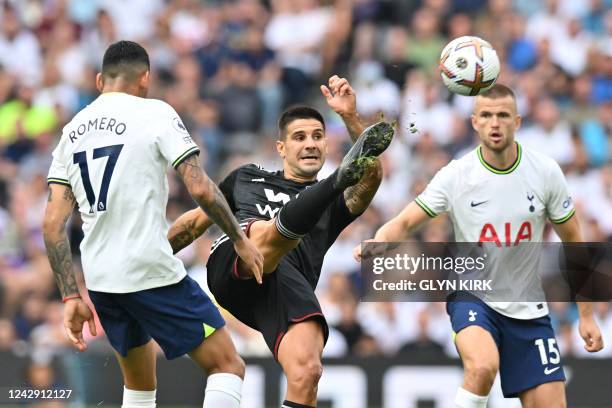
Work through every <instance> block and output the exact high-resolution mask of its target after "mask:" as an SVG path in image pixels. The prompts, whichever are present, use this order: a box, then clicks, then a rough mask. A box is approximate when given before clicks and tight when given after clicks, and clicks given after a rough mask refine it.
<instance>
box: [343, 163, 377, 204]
mask: <svg viewBox="0 0 612 408" xmlns="http://www.w3.org/2000/svg"><path fill="white" fill-rule="evenodd" d="M382 176H383V170H382V165H381V164H380V161H379V160H378V159H374V160H372V161H371V162H370V163H368V166H367V167H366V169H365V171H364V173H363V176H362V177H361V180H360V181H359V183H357V184H355V185H354V186H351V187H349V188H347V189H346V190H344V201H345V202H346V207H347V208H348V210H349V212H350V213H351V214H353V215H355V214H361V213H362V212H364V211H365V210H366V208H368V205H370V202H371V201H372V199H373V198H374V195H375V194H376V191H377V190H378V187H379V186H380V182H381V180H382Z"/></svg>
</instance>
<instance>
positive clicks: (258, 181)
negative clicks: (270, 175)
mask: <svg viewBox="0 0 612 408" xmlns="http://www.w3.org/2000/svg"><path fill="white" fill-rule="evenodd" d="M251 181H253V182H255V183H263V182H265V181H266V179H265V178H263V177H262V178H256V179H251Z"/></svg>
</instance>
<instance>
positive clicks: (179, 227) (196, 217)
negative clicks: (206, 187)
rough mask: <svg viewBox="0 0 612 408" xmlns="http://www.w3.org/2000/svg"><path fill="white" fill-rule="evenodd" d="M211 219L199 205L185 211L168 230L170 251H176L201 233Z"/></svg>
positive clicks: (208, 225) (210, 222)
mask: <svg viewBox="0 0 612 408" xmlns="http://www.w3.org/2000/svg"><path fill="white" fill-rule="evenodd" d="M212 224H213V221H212V220H211V219H210V217H208V215H206V213H205V212H204V211H202V209H201V208H200V207H198V208H194V209H193V210H190V211H187V212H186V213H185V214H183V215H181V216H180V217H178V218H177V219H176V221H174V223H173V224H172V226H171V227H170V229H169V230H168V241H170V245H171V246H172V252H173V253H175V254H176V253H177V252H179V251H180V250H181V249H183V248H185V247H186V246H188V245H189V244H191V243H192V242H193V241H195V240H196V239H197V238H198V237H199V236H200V235H202V234H203V233H204V232H205V231H206V230H207V229H208V227H210V226H211V225H212Z"/></svg>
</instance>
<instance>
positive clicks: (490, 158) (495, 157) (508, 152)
mask: <svg viewBox="0 0 612 408" xmlns="http://www.w3.org/2000/svg"><path fill="white" fill-rule="evenodd" d="M481 152H482V158H483V159H484V160H485V161H486V162H487V163H488V164H489V165H491V166H493V167H495V168H496V169H507V168H509V167H510V166H512V164H514V162H515V161H516V159H517V157H518V146H517V144H516V142H514V141H513V142H512V144H510V145H509V146H508V147H507V148H505V149H504V150H502V151H500V152H496V151H494V150H491V149H489V148H487V147H486V146H485V145H484V144H483V145H481Z"/></svg>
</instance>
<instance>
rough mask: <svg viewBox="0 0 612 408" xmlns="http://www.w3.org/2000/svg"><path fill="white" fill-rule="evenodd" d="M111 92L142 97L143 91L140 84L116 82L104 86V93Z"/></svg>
mask: <svg viewBox="0 0 612 408" xmlns="http://www.w3.org/2000/svg"><path fill="white" fill-rule="evenodd" d="M109 92H121V93H125V94H128V95H133V96H140V97H142V90H141V88H140V86H138V84H134V83H131V82H126V81H122V80H115V81H112V82H111V83H107V84H104V88H102V93H109Z"/></svg>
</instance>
